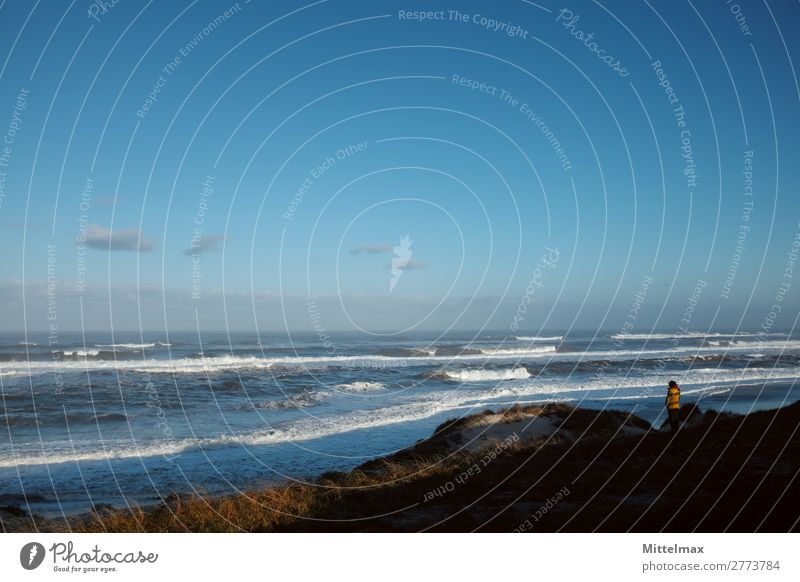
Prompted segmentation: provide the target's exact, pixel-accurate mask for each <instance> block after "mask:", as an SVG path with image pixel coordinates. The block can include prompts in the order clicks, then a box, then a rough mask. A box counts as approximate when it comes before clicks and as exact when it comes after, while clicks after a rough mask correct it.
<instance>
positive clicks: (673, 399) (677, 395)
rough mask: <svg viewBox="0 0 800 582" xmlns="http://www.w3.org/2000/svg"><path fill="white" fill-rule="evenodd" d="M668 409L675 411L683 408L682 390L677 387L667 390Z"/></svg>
mask: <svg viewBox="0 0 800 582" xmlns="http://www.w3.org/2000/svg"><path fill="white" fill-rule="evenodd" d="M666 404H667V408H668V409H671V410H675V409H678V408H680V407H681V389H680V388H678V387H677V386H675V387H671V388H669V389H668V390H667V402H666Z"/></svg>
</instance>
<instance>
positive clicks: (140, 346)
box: [94, 342, 169, 350]
mask: <svg viewBox="0 0 800 582" xmlns="http://www.w3.org/2000/svg"><path fill="white" fill-rule="evenodd" d="M160 345H169V344H161V343H159V342H152V343H146V344H95V345H94V347H96V348H111V349H118V350H119V349H123V350H141V349H144V348H154V347H156V346H160Z"/></svg>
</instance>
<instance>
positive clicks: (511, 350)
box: [481, 346, 556, 356]
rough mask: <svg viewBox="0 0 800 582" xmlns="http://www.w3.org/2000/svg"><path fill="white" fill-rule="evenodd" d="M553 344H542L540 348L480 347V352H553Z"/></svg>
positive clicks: (514, 354)
mask: <svg viewBox="0 0 800 582" xmlns="http://www.w3.org/2000/svg"><path fill="white" fill-rule="evenodd" d="M555 351H556V347H555V346H542V347H541V348H481V353H483V354H486V355H488V356H492V355H495V356H527V355H539V354H552V353H555Z"/></svg>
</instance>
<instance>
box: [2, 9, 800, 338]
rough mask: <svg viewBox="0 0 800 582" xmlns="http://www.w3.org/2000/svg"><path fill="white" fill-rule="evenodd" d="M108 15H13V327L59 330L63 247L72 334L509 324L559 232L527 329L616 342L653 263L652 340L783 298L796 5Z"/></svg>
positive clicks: (730, 323) (5, 207)
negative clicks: (402, 250)
mask: <svg viewBox="0 0 800 582" xmlns="http://www.w3.org/2000/svg"><path fill="white" fill-rule="evenodd" d="M98 6H99V5H98V4H95V3H93V2H87V1H84V0H76V1H75V2H72V3H68V2H63V3H48V4H47V5H45V4H44V3H40V4H34V3H31V2H23V1H20V0H17V1H14V0H8V1H7V2H5V3H3V4H2V8H0V22H2V27H3V32H4V34H3V35H0V66H2V69H0V70H1V71H2V76H0V87H2V94H1V99H0V131H2V132H3V133H4V134H6V135H8V134H7V131H6V130H7V129H8V130H9V131H11V130H12V129H14V135H13V140H12V141H13V143H12V144H10V146H9V147H10V149H11V151H10V154H9V155H8V160H7V161H8V163H7V166H6V167H2V168H0V171H3V172H4V173H5V175H4V176H3V177H4V182H2V187H3V190H2V194H3V198H2V205H1V206H0V242H2V245H3V248H4V258H5V261H4V263H5V268H4V269H3V271H2V273H1V274H0V293H2V306H0V314H1V315H2V319H3V324H2V325H3V327H4V328H5V329H7V330H14V329H21V328H22V327H23V326H27V327H28V328H30V329H45V328H46V326H47V325H48V320H47V313H48V310H47V306H48V294H47V286H46V285H47V278H48V264H49V263H48V257H50V264H51V265H52V267H51V273H50V274H51V275H52V276H53V277H54V279H55V281H56V283H57V290H56V291H55V293H54V298H53V297H52V296H51V297H50V299H51V304H52V302H53V300H54V301H55V303H56V305H57V310H58V322H59V325H60V326H61V327H63V328H65V329H79V328H80V327H81V326H83V327H87V328H90V329H106V328H107V327H108V326H110V325H113V326H114V327H118V328H121V329H137V328H139V327H140V326H143V327H145V328H159V329H160V328H162V327H165V326H167V327H170V328H175V329H191V328H194V327H195V326H196V324H197V323H198V322H199V323H200V326H201V327H203V328H211V329H220V328H224V327H226V326H227V327H232V328H235V329H250V328H252V327H254V326H258V327H260V328H262V329H281V328H283V327H285V326H288V327H290V328H293V329H295V328H296V329H310V328H313V324H312V322H311V321H310V319H309V317H308V301H314V302H315V304H316V305H320V306H322V313H323V316H324V318H323V320H324V325H325V326H327V327H330V328H331V329H340V328H352V327H354V326H355V327H357V328H362V329H366V330H368V331H375V330H397V329H406V328H414V329H443V328H447V327H450V326H455V327H457V328H478V327H482V326H487V327H489V328H492V329H505V328H508V326H509V322H510V321H511V320H512V318H513V316H514V313H515V310H516V309H517V307H518V305H519V304H520V302H521V301H523V300H525V297H526V288H528V287H529V282H530V281H531V280H532V279H533V278H534V276H535V273H536V266H537V262H539V260H540V258H541V257H542V256H543V255H544V254H546V253H547V252H548V251H547V250H546V249H547V248H550V249H558V251H559V260H558V262H557V265H555V266H553V267H546V268H545V269H544V271H543V272H540V275H541V278H538V275H536V277H537V279H536V280H537V281H538V282H539V283H541V285H540V286H536V287H535V293H534V294H530V293H529V294H528V299H527V300H526V301H530V308H529V310H527V312H526V316H525V318H524V321H523V322H522V327H523V328H525V329H530V330H534V331H535V330H538V329H539V328H540V327H542V326H544V327H547V328H567V327H572V326H577V327H581V328H594V327H603V328H606V329H612V330H613V329H619V328H620V327H621V326H623V325H624V324H625V322H626V318H627V314H628V313H629V312H630V310H631V309H632V306H633V305H634V304H636V302H637V300H636V295H637V292H638V291H639V290H640V289H641V287H642V284H643V281H647V280H649V279H650V278H652V281H653V283H652V284H648V286H647V291H646V298H645V299H644V301H642V302H641V303H642V308H641V310H640V312H639V319H637V320H636V321H635V326H636V328H637V330H640V331H647V330H648V329H650V328H652V327H654V326H655V327H660V328H673V327H676V326H677V324H678V323H679V321H680V319H681V316H682V315H683V314H684V313H685V311H686V309H687V306H688V305H689V302H688V298H689V297H690V296H691V295H692V293H693V289H695V288H696V287H697V285H698V281H702V282H703V283H704V284H705V286H704V287H703V288H702V289H703V291H702V297H701V298H700V300H699V301H698V302H697V306H696V310H695V311H694V313H693V317H692V321H691V325H690V327H691V328H692V329H698V330H702V329H706V328H707V327H708V326H709V325H713V326H714V327H717V328H722V327H725V328H731V327H732V328H736V327H738V326H743V327H747V328H749V329H752V328H754V327H758V326H760V325H761V324H762V323H763V320H764V318H765V317H766V316H767V315H768V313H769V312H770V308H771V306H772V305H774V304H775V303H776V297H777V295H778V289H779V288H780V286H781V285H782V284H785V283H789V285H790V287H791V286H792V285H791V283H792V281H791V277H788V278H787V277H786V276H785V269H786V267H787V261H788V260H789V259H788V256H787V253H789V252H790V251H791V249H792V245H793V242H794V240H795V236H796V234H797V232H798V229H799V228H800V227H799V226H798V222H799V221H800V196H798V195H797V192H798V178H799V176H798V167H797V163H796V160H797V159H798V129H800V128H798V124H800V115H798V105H800V92H798V86H797V81H796V78H795V76H794V74H795V73H794V68H793V66H794V65H793V63H794V62H797V61H798V59H797V56H798V41H797V40H796V38H794V36H793V35H792V31H793V30H796V28H797V25H798V24H800V8H799V7H798V6H797V5H795V4H785V3H780V2H768V3H766V4H755V3H741V6H739V5H737V4H733V3H728V4H726V3H724V2H719V3H695V4H692V3H689V2H686V3H683V2H679V3H673V2H669V3H667V2H650V3H649V4H648V3H647V2H641V3H639V2H635V3H634V2H604V3H597V2H577V1H576V2H572V3H570V4H567V5H564V4H555V3H552V2H549V1H542V2H538V3H536V4H534V3H530V2H524V1H521V0H518V1H504V2H451V3H431V2H424V3H423V2H359V3H355V2H337V1H333V0H331V1H327V2H317V3H303V2H263V3H258V2H251V3H246V2H244V1H241V2H239V3H238V4H236V3H225V2H204V1H198V2H193V3H192V2H186V3H178V2H174V3H173V2H160V3H155V2H153V3H144V2H128V1H126V0H122V1H120V2H118V3H117V4H116V5H113V6H111V5H110V3H109V5H108V7H107V9H103V10H100V9H99V8H98ZM734 6H735V7H736V8H733V7H734ZM226 10H228V12H227V14H226ZM420 10H425V11H432V12H433V13H434V14H432V15H429V16H433V17H434V18H428V19H426V20H423V21H419V20H415V19H414V18H412V17H408V16H407V15H408V14H409V13H413V12H414V11H420ZM456 10H457V11H458V12H459V13H460V15H459V16H456V15H455V13H454V12H453V11H456ZM401 11H402V15H401ZM90 13H91V14H93V15H94V17H92V16H91V15H90ZM737 16H738V19H737ZM576 17H577V18H576ZM488 19H491V22H490V21H489V20H488ZM492 23H496V24H494V25H493V24H492ZM511 27H516V28H515V29H512V28H511ZM493 28H496V30H493ZM509 30H515V31H516V32H515V33H514V34H513V35H509V34H506V32H507V31H509ZM590 34H591V35H592V36H591V38H590V39H588V40H587V37H588V35H590ZM605 56H608V57H609V58H608V60H610V61H612V65H613V63H615V62H616V61H619V63H620V64H619V65H618V66H617V67H616V68H617V69H620V68H621V67H624V73H625V74H624V75H622V74H620V71H618V70H615V68H614V66H609V65H608V64H607V63H606V62H604V60H603V58H602V57H605ZM176 58H177V59H178V60H176ZM657 61H658V62H660V65H661V66H660V67H658V66H654V63H655V62H657ZM170 66H171V68H170ZM165 67H166V69H165ZM659 68H660V69H661V70H662V71H663V73H664V75H666V79H667V82H665V81H664V77H661V78H659V76H658V75H657V72H656V70H655V69H659ZM462 79H465V80H466V81H462ZM481 85H483V86H482V87H481ZM667 86H669V87H670V88H671V89H672V91H674V95H675V98H677V101H676V102H675V103H670V102H669V100H668V94H667V93H666V92H665V89H666V87H667ZM470 87H474V88H470ZM155 89H157V90H158V92H157V93H155V97H156V100H155V101H152V100H151V102H150V103H149V108H147V109H146V110H145V108H146V106H147V104H148V95H149V94H151V93H152V92H153V91H154V90H155ZM21 91H24V93H23V95H24V97H23V99H22V100H20V99H19V95H20V92H21ZM675 98H673V99H675ZM20 103H24V108H21V106H20ZM15 106H16V109H15ZM679 106H680V107H682V108H683V111H684V112H685V117H684V118H683V121H684V122H685V124H686V125H685V126H683V127H679V125H678V123H677V122H678V119H677V118H676V115H675V111H674V109H675V108H676V107H679ZM15 111H16V113H15ZM12 126H13V127H12ZM17 126H18V127H17ZM682 132H684V133H683V134H682ZM687 132H688V133H687ZM359 144H361V145H360V146H359ZM557 147H560V148H561V150H559V151H557ZM682 147H683V148H684V149H682ZM687 148H691V151H690V154H691V155H690V156H687V157H682V155H684V154H687V153H688V149H687ZM746 152H753V153H752V159H751V163H752V184H751V185H752V191H750V190H748V191H747V193H746V191H745V187H746V186H747V185H748V184H746V183H745V180H746V177H745V175H743V171H744V170H745V166H746V163H748V162H747V161H746V157H747V155H749V154H746ZM326 160H328V161H327V162H326ZM330 160H333V162H330ZM687 165H692V168H693V170H694V171H695V172H696V176H697V177H696V180H695V181H694V182H693V186H692V185H691V184H690V183H689V180H687V176H686V175H685V173H684V170H685V169H686V168H687ZM320 166H323V168H321V169H320ZM209 177H211V178H210V180H211V182H213V193H210V192H208V191H206V192H205V194H204V191H203V184H204V182H208V181H209ZM87 179H91V183H92V190H91V193H90V194H91V195H90V196H89V197H88V198H85V199H84V200H85V201H86V204H84V207H83V209H82V208H81V200H82V198H81V193H82V192H83V191H84V189H85V183H86V181H87ZM300 189H303V192H302V196H300V195H298V190H300ZM749 193H752V195H749ZM293 201H294V203H293ZM750 202H752V208H751V209H747V210H745V209H746V208H749V207H748V206H747V205H748V204H749V203H750ZM201 203H205V205H206V207H202V206H201ZM199 209H201V210H204V212H201V214H202V216H201V218H202V221H201V224H198V223H197V222H196V220H199V218H198V210H199ZM287 212H288V215H287ZM81 220H83V225H84V227H87V228H88V234H89V235H90V236H89V238H90V239H91V240H90V241H88V242H87V243H86V244H85V245H84V246H85V247H86V248H85V249H84V248H79V247H80V245H79V244H77V243H76V236H78V234H79V232H80V230H79V229H80V227H81V224H82V223H81ZM743 227H746V228H745V230H746V234H744V235H742V232H743V230H742V228H743ZM196 228H197V229H198V230H195V229H196ZM193 235H195V242H198V241H202V243H201V244H200V247H201V248H199V249H197V250H196V252H195V253H194V256H193V255H192V253H191V252H187V251H189V250H190V247H191V244H192V237H193ZM406 235H408V236H409V237H410V239H411V240H412V241H413V242H412V243H411V246H410V247H409V248H410V250H411V254H412V257H411V259H410V260H406V261H405V262H404V263H403V264H402V265H400V266H399V267H397V269H396V271H397V272H399V273H400V275H399V277H397V281H396V284H395V286H394V288H392V289H391V290H390V281H391V280H392V274H393V273H392V259H393V258H394V259H396V260H400V259H399V258H398V256H397V255H396V254H395V252H394V251H393V249H394V248H395V247H396V246H398V245H399V244H400V242H401V239H402V237H404V236H406ZM109 243H111V244H109ZM737 243H738V245H739V248H740V250H742V252H741V253H740V255H741V256H740V257H739V256H738V255H739V253H737ZM48 245H52V247H48ZM48 248H50V255H48ZM83 251H85V255H83V254H81V253H83ZM79 262H80V264H82V265H84V266H85V267H86V269H85V271H81V272H79V270H78V265H79ZM401 262H403V261H401ZM540 271H541V269H540ZM82 273H85V277H86V284H85V286H84V287H83V288H82V289H80V290H77V289H76V281H77V279H78V277H79V275H80V276H82ZM732 273H733V275H732ZM198 275H199V277H198ZM193 285H194V287H193ZM726 287H727V288H729V289H730V291H729V293H727V294H725V293H723V290H724V289H725V288H726ZM794 287H795V288H790V289H789V291H788V292H786V293H785V295H783V296H782V298H783V299H782V301H781V302H780V305H781V313H780V314H779V317H777V318H776V320H775V323H774V325H775V326H777V327H779V328H782V329H784V328H790V327H792V326H793V325H794V321H795V318H796V317H797V313H798V310H797V307H798V299H797V297H798V294H797V291H798V290H797V288H796V287H797V284H795V285H794ZM193 292H194V295H193ZM51 295H53V293H51ZM81 301H83V316H82V317H81V316H80V306H81Z"/></svg>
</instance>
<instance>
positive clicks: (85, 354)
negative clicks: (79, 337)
mask: <svg viewBox="0 0 800 582" xmlns="http://www.w3.org/2000/svg"><path fill="white" fill-rule="evenodd" d="M62 353H63V354H64V355H65V356H77V357H79V358H85V357H88V356H96V355H98V354H99V353H100V350H64V351H63V352H62Z"/></svg>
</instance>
